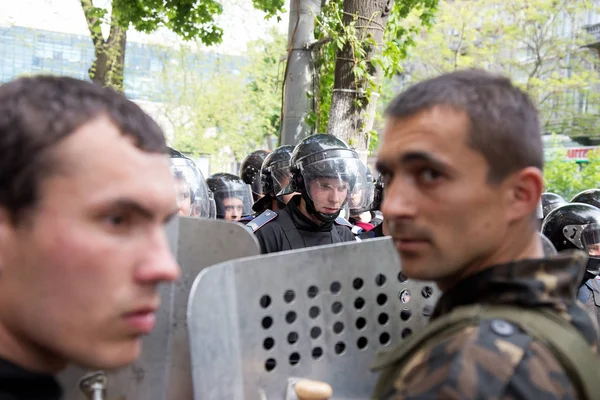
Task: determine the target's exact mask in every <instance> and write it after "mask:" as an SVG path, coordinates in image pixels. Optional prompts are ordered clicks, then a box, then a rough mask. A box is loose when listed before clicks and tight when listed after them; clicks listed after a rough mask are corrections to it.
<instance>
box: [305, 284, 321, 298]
mask: <svg viewBox="0 0 600 400" xmlns="http://www.w3.org/2000/svg"><path fill="white" fill-rule="evenodd" d="M306 294H307V295H308V298H309V299H314V298H315V297H317V295H318V294H319V288H318V287H316V286H315V285H312V286H309V288H308V290H307V291H306Z"/></svg>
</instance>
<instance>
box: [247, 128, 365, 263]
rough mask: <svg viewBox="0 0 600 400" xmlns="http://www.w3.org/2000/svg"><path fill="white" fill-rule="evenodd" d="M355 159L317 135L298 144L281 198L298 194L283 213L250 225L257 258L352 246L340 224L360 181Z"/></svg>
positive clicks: (345, 227)
mask: <svg viewBox="0 0 600 400" xmlns="http://www.w3.org/2000/svg"><path fill="white" fill-rule="evenodd" d="M360 169H361V162H360V160H359V158H358V155H357V153H356V152H355V151H354V150H352V149H350V147H348V145H347V144H346V143H344V142H343V141H341V140H340V139H338V138H336V137H335V136H332V135H324V134H317V135H313V136H309V137H308V138H306V139H304V140H303V141H302V142H300V143H299V144H298V145H297V146H296V148H295V149H294V152H293V153H292V158H291V162H290V170H291V172H292V180H291V182H290V184H289V185H288V186H287V187H286V188H285V189H284V190H282V191H281V192H280V195H285V194H291V193H293V192H298V193H300V194H298V195H295V196H294V197H292V199H291V200H290V201H289V202H288V204H287V206H286V208H284V209H283V210H281V211H279V212H278V213H277V214H275V213H273V214H272V217H271V218H269V219H268V220H266V221H257V220H258V218H257V219H255V220H254V221H252V222H251V223H250V224H249V225H252V224H255V225H256V226H255V227H254V230H255V234H256V237H257V238H258V242H259V244H260V247H261V251H262V253H273V252H277V251H283V250H291V249H299V248H304V247H311V246H318V245H325V244H332V243H340V242H347V241H354V240H355V237H354V235H353V234H352V232H351V231H350V228H351V227H352V225H350V223H348V221H345V220H341V219H339V218H338V217H339V214H340V211H341V210H342V208H343V207H344V205H345V204H346V203H347V201H348V198H349V196H350V194H351V193H352V190H353V189H354V186H355V185H356V184H357V182H358V181H359V180H360V179H361V174H360Z"/></svg>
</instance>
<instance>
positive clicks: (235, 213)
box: [213, 182, 253, 221]
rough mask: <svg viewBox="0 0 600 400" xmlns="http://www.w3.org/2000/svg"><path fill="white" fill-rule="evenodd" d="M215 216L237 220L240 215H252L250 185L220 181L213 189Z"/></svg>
mask: <svg viewBox="0 0 600 400" xmlns="http://www.w3.org/2000/svg"><path fill="white" fill-rule="evenodd" d="M213 193H214V196H215V203H216V206H217V218H219V219H225V220H227V221H237V220H239V219H240V218H242V217H246V216H249V215H252V203H253V198H252V189H251V188H250V185H247V184H245V183H239V182H222V185H221V186H220V187H219V188H218V189H217V190H215V191H214V192H213Z"/></svg>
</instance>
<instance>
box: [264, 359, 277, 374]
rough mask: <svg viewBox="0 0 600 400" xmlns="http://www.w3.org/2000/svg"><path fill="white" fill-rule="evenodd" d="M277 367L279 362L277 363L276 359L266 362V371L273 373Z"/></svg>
mask: <svg viewBox="0 0 600 400" xmlns="http://www.w3.org/2000/svg"><path fill="white" fill-rule="evenodd" d="M276 366H277V361H275V359H274V358H269V359H268V360H267V361H265V369H266V370H267V371H273V370H274V369H275V367H276Z"/></svg>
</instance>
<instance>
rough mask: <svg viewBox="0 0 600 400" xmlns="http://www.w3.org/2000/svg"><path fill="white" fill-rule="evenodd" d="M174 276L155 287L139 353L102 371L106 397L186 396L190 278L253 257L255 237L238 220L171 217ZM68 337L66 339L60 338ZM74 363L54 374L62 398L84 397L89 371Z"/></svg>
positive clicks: (132, 399) (161, 399)
mask: <svg viewBox="0 0 600 400" xmlns="http://www.w3.org/2000/svg"><path fill="white" fill-rule="evenodd" d="M166 230H167V236H168V238H169V243H170V245H171V249H172V251H173V253H174V254H175V255H176V257H177V261H178V263H179V265H180V266H181V277H180V279H179V280H178V281H177V282H176V283H174V284H170V285H162V286H161V287H160V288H159V292H160V296H161V308H160V310H159V312H158V313H157V323H156V328H155V329H154V330H153V331H152V333H151V334H150V335H148V336H146V337H145V338H144V339H143V341H142V354H141V356H140V358H139V359H138V360H137V361H136V362H135V363H133V364H132V365H131V366H129V367H126V368H123V369H120V370H117V371H111V372H106V376H107V378H108V379H107V388H106V398H107V399H127V400H154V399H156V400H164V399H190V398H192V382H191V372H190V371H191V370H190V355H189V354H190V351H189V340H188V337H187V326H186V320H185V318H186V310H187V301H188V298H189V293H190V289H191V286H192V283H193V282H194V278H195V277H196V276H197V275H198V273H199V272H200V271H202V270H203V269H204V268H206V267H208V266H210V265H213V264H216V263H219V262H223V261H227V260H232V259H236V258H241V257H249V256H256V255H259V254H260V248H259V246H258V242H257V240H256V237H255V236H254V235H253V234H251V233H249V232H248V231H247V229H246V228H245V227H244V226H243V225H242V224H237V223H231V222H224V221H215V220H209V219H196V218H176V219H175V220H174V221H173V222H172V223H170V224H169V225H168V226H167V228H166ZM65 340H68V338H65ZM89 372H90V371H87V370H85V369H81V368H78V367H75V366H71V367H69V368H68V369H67V370H66V371H64V372H63V373H61V374H60V375H59V381H60V382H61V385H62V386H63V389H64V391H65V393H64V400H76V399H77V400H81V399H84V398H85V396H84V395H83V394H82V391H81V390H80V389H79V381H80V380H81V378H82V377H83V376H84V375H86V374H87V373H89Z"/></svg>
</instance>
